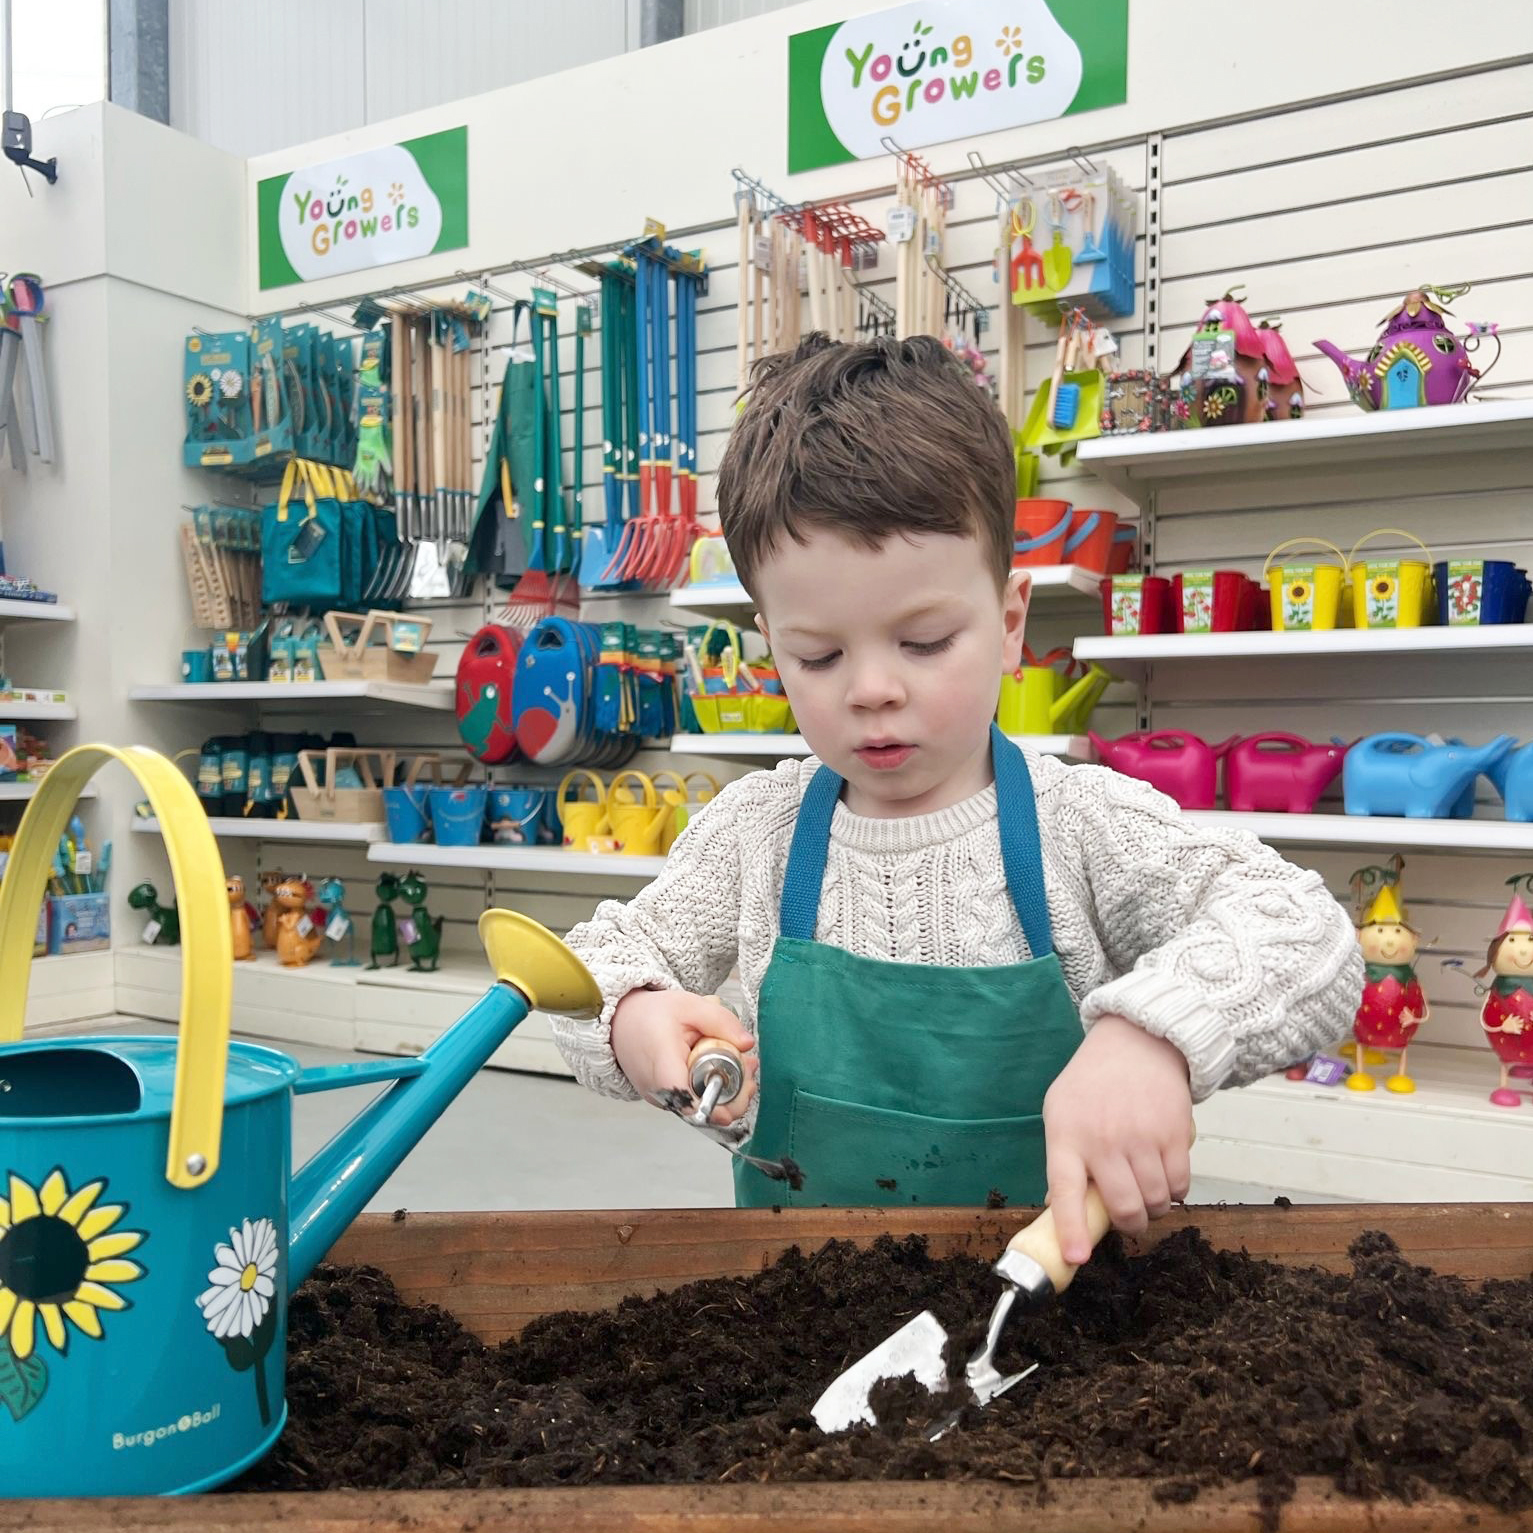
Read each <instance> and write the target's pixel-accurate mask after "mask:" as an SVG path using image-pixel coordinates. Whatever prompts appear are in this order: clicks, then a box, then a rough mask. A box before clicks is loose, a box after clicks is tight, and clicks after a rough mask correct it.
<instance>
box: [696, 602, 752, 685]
mask: <svg viewBox="0 0 1533 1533" xmlns="http://www.w3.org/2000/svg"><path fill="white" fill-rule="evenodd" d="M716 628H722V629H723V630H724V632H725V633H727V634H728V635H729V648H728V649H727V650H726V651H725V652H724V685H725V686H726V687H728V688H729V690H730V691H731V692H732V691H734V686H735V677H736V676H737V675H739V672H740V662H741V660H743V659H744V658H745V652H744V650H743V649H742V648H741V647H740V630H739V629H738V628H736V627H735V625H734V624H733V623H731V622H730V621H729V619H728V618H727V617H720V618H715V619H714V620H713V621H712V622H711V623H709V625H708V631H707V632H706V633H705V634H704V635H703V642H702V643H701V644H699V645H698V651H699V654H698V659H699V660H700V661H701V663H702V664H703V665H707V663H708V641H709V640H710V639H711V638H712V637H713V631H714V629H716Z"/></svg>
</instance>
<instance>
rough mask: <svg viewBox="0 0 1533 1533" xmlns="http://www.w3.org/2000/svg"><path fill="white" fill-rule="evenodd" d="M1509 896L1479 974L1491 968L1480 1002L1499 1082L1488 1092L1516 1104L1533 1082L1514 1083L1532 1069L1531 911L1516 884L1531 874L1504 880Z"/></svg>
mask: <svg viewBox="0 0 1533 1533" xmlns="http://www.w3.org/2000/svg"><path fill="white" fill-rule="evenodd" d="M1507 882H1508V883H1509V884H1511V885H1512V898H1511V902H1510V903H1509V904H1508V905H1507V907H1506V914H1505V915H1504V916H1503V917H1502V918H1501V925H1500V927H1499V928H1498V929H1497V931H1496V935H1495V937H1494V938H1492V940H1491V944H1490V948H1489V950H1488V951H1487V953H1486V955H1485V967H1484V968H1483V969H1481V970H1480V971H1479V973H1480V976H1483V975H1486V974H1489V973H1491V972H1494V974H1495V976H1496V977H1495V979H1493V980H1492V981H1491V983H1490V985H1489V987H1488V988H1487V990H1486V992H1485V1004H1484V1005H1483V1006H1482V1007H1481V1008H1480V1023H1481V1026H1483V1027H1484V1029H1485V1041H1486V1042H1487V1043H1488V1044H1490V1046H1491V1048H1492V1049H1493V1050H1494V1051H1495V1055H1496V1058H1497V1059H1498V1060H1499V1061H1500V1062H1501V1084H1500V1085H1499V1086H1498V1087H1497V1088H1496V1089H1495V1090H1494V1091H1493V1092H1491V1094H1490V1099H1491V1101H1492V1102H1494V1103H1495V1104H1496V1106H1497V1107H1520V1106H1521V1105H1522V1099H1523V1097H1524V1095H1528V1094H1533V1087H1530V1086H1528V1085H1527V1084H1523V1085H1522V1086H1516V1085H1513V1084H1512V1082H1513V1081H1514V1080H1520V1081H1523V1082H1526V1081H1527V1080H1528V1078H1529V1076H1530V1075H1533V911H1529V909H1528V907H1527V904H1526V903H1525V902H1524V900H1523V897H1522V895H1521V894H1519V893H1518V892H1517V885H1518V884H1521V883H1529V882H1533V874H1528V873H1520V874H1518V875H1517V877H1515V878H1509V879H1508V880H1507Z"/></svg>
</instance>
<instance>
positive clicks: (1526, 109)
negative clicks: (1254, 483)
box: [1160, 64, 1533, 411]
mask: <svg viewBox="0 0 1533 1533" xmlns="http://www.w3.org/2000/svg"><path fill="white" fill-rule="evenodd" d="M1530 103H1533V65H1528V64H1519V65H1514V66H1511V67H1506V68H1491V69H1488V70H1486V71H1485V72H1483V73H1479V74H1476V75H1474V76H1472V77H1470V78H1467V79H1465V78H1457V79H1452V80H1443V81H1434V82H1430V83H1426V84H1405V85H1401V86H1399V87H1395V88H1391V89H1387V90H1383V91H1379V92H1375V93H1372V94H1368V95H1365V96H1362V97H1359V98H1358V99H1356V100H1350V101H1339V102H1330V103H1327V104H1325V105H1323V106H1317V107H1312V108H1307V109H1304V110H1300V111H1293V112H1287V113H1283V114H1281V115H1278V116H1274V117H1264V118H1261V119H1255V120H1252V121H1248V122H1243V123H1238V124H1233V125H1230V126H1226V127H1221V128H1216V129H1211V130H1207V131H1204V132H1199V133H1189V134H1183V135H1176V136H1168V137H1167V138H1166V140H1165V143H1164V149H1163V161H1162V163H1163V174H1164V182H1165V188H1164V195H1163V199H1162V242H1161V271H1162V276H1163V280H1164V285H1163V288H1162V301H1161V305H1160V312H1161V323H1162V348H1161V350H1162V358H1161V360H1162V366H1163V367H1170V366H1171V365H1173V364H1174V362H1175V360H1176V357H1177V356H1178V355H1179V354H1180V350H1181V348H1183V347H1184V346H1185V344H1186V340H1187V337H1188V336H1189V335H1190V332H1191V329H1192V326H1193V325H1194V324H1195V323H1196V321H1197V318H1198V315H1199V314H1200V313H1201V312H1202V309H1203V307H1204V306H1205V304H1206V303H1207V302H1208V301H1209V300H1210V299H1213V298H1217V297H1219V296H1220V295H1221V293H1222V292H1223V291H1224V286H1227V285H1228V284H1230V283H1232V282H1241V283H1244V285H1245V291H1246V295H1247V297H1246V301H1247V306H1248V308H1249V310H1250V312H1251V314H1252V315H1253V317H1257V316H1261V315H1281V316H1282V317H1283V320H1284V326H1283V328H1284V334H1285V336H1286V337H1287V339H1288V342H1289V345H1290V348H1291V349H1292V351H1293V354H1294V357H1295V360H1296V361H1297V362H1298V364H1299V367H1300V370H1301V373H1302V374H1303V376H1304V379H1305V382H1306V387H1307V390H1308V391H1310V392H1311V393H1312V395H1313V398H1314V407H1315V409H1316V410H1317V411H1319V410H1328V409H1332V408H1334V409H1336V410H1338V411H1349V410H1351V409H1353V408H1354V407H1353V406H1352V405H1351V403H1350V401H1349V400H1348V399H1347V396H1346V391H1345V387H1344V386H1343V384H1342V380H1341V375H1340V374H1339V373H1338V372H1337V371H1336V369H1335V368H1334V367H1333V366H1332V364H1331V363H1330V362H1329V361H1327V360H1326V359H1325V358H1324V357H1322V356H1321V355H1320V354H1319V353H1318V351H1317V350H1316V349H1315V347H1314V345H1313V340H1314V338H1316V337H1322V338H1324V339H1326V340H1329V341H1332V342H1334V343H1335V344H1336V345H1338V346H1340V347H1341V348H1342V350H1344V351H1347V352H1349V353H1352V354H1357V355H1360V354H1362V353H1365V352H1366V351H1367V349H1368V347H1369V346H1370V345H1371V344H1372V342H1373V339H1374V337H1375V336H1376V335H1377V333H1378V330H1379V328H1380V322H1381V320H1382V317H1383V316H1384V314H1386V313H1387V312H1388V311H1389V310H1390V309H1392V308H1393V307H1394V305H1395V304H1396V303H1397V302H1398V301H1399V299H1400V296H1401V295H1402V294H1403V293H1404V292H1405V291H1406V290H1407V289H1408V288H1409V287H1411V286H1412V285H1414V284H1416V283H1420V282H1423V281H1432V282H1439V283H1443V284H1455V285H1456V284H1459V283H1463V282H1469V283H1472V284H1474V289H1473V291H1472V292H1471V293H1469V294H1468V295H1466V296H1465V297H1464V298H1462V299H1460V300H1458V301H1457V302H1456V303H1455V304H1454V305H1453V309H1454V312H1455V314H1456V315H1457V316H1458V318H1459V320H1460V323H1459V325H1458V326H1457V327H1456V328H1459V329H1462V328H1463V325H1462V321H1464V320H1466V319H1494V320H1496V321H1498V322H1499V324H1500V328H1501V335H1502V338H1503V340H1504V341H1505V342H1506V347H1507V349H1506V355H1505V356H1504V358H1503V360H1502V362H1501V364H1500V365H1499V366H1498V367H1497V368H1496V369H1495V371H1494V372H1493V373H1492V374H1491V375H1490V376H1489V378H1488V379H1487V383H1486V386H1485V387H1486V392H1487V393H1490V394H1495V393H1500V392H1506V391H1512V392H1525V391H1526V386H1527V385H1528V383H1529V382H1530V381H1533V347H1530V346H1529V345H1528V344H1526V340H1525V337H1526V336H1527V335H1528V334H1529V333H1530V332H1533V170H1530V169H1529V166H1528V156H1527V143H1528V137H1529V132H1530V130H1533V108H1530ZM1221 284H1223V286H1221ZM1519 338H1524V339H1521V340H1520V339H1519ZM1492 349H1493V348H1490V347H1487V348H1484V349H1483V350H1482V352H1481V356H1482V357H1485V356H1488V355H1489V353H1490V351H1491V350H1492Z"/></svg>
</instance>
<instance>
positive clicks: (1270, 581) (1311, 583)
mask: <svg viewBox="0 0 1533 1533" xmlns="http://www.w3.org/2000/svg"><path fill="white" fill-rule="evenodd" d="M1304 547H1309V548H1323V549H1325V550H1326V552H1327V553H1333V554H1335V555H1336V563H1335V564H1288V563H1284V564H1280V565H1279V566H1278V567H1277V569H1276V571H1275V572H1274V571H1273V569H1272V561H1273V560H1274V559H1276V558H1277V556H1278V555H1279V554H1280V553H1282V552H1283V551H1284V550H1285V549H1290V548H1304ZM1346 564H1347V561H1346V559H1345V557H1344V556H1343V554H1342V551H1341V550H1340V549H1339V548H1338V547H1337V546H1336V545H1335V544H1334V543H1327V542H1326V540H1325V539H1324V538H1289V539H1288V541H1287V542H1286V543H1279V544H1278V546H1277V547H1276V548H1274V549H1273V550H1272V552H1271V553H1270V554H1268V555H1267V562H1266V563H1265V564H1264V565H1262V578H1263V579H1264V580H1266V581H1267V594H1268V596H1269V598H1270V600H1271V602H1272V630H1273V632H1274V633H1280V632H1282V631H1284V630H1290V631H1294V632H1299V633H1308V632H1310V631H1312V630H1320V629H1330V628H1334V627H1335V626H1336V624H1337V620H1338V618H1339V616H1340V614H1341V588H1342V580H1343V574H1344V571H1345V569H1346Z"/></svg>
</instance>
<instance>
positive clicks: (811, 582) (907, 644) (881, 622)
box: [756, 531, 1028, 816]
mask: <svg viewBox="0 0 1533 1533" xmlns="http://www.w3.org/2000/svg"><path fill="white" fill-rule="evenodd" d="M756 588H757V593H758V595H759V597H760V601H761V616H760V617H758V618H757V620H756V621H757V625H758V626H759V627H760V629H761V632H762V633H763V635H765V636H766V639H767V642H768V643H769V644H770V645H771V646H772V654H773V657H774V658H775V659H776V661H777V663H778V665H779V667H780V668H781V671H782V678H783V685H784V686H785V687H786V689H787V693H788V698H789V700H790V701H791V702H792V704H793V713H794V716H795V718H796V719H797V721H798V725H799V728H800V729H801V730H802V731H803V735H804V738H805V740H806V741H807V742H808V743H809V748H810V749H811V750H812V751H813V752H814V753H815V755H817V756H818V757H819V758H820V759H821V760H822V761H824V762H825V763H826V764H827V765H828V766H830V767H831V769H832V770H833V771H836V772H838V773H839V774H840V775H841V776H842V777H844V778H845V779H846V782H847V793H846V803H847V807H848V808H849V809H851V810H852V811H853V812H854V813H856V814H871V815H883V816H894V815H900V816H903V815H916V814H929V813H931V812H932V811H933V810H937V809H945V808H947V807H948V806H949V805H951V804H956V803H959V802H961V801H962V800H963V799H965V798H968V797H970V796H971V795H973V794H975V793H978V792H979V791H980V789H982V788H983V787H985V786H986V785H987V784H988V783H989V782H990V781H991V778H992V772H991V766H990V737H989V730H990V721H991V719H992V718H994V716H995V706H996V699H997V698H998V696H999V695H1000V686H1001V676H1002V675H1003V673H1005V672H1007V671H1010V670H1014V669H1015V668H1016V667H1017V666H1018V665H1019V664H1020V663H1021V659H1022V635H1023V630H1024V628H1025V627H1026V623H1027V601H1028V586H1027V581H1026V577H1025V576H1017V575H1013V576H1012V577H1011V579H1010V581H1009V582H1008V584H1007V587H1006V590H1005V592H1004V593H1001V592H998V591H997V590H996V588H995V580H994V577H993V576H992V575H991V573H990V571H989V569H988V568H987V566H986V563H985V560H984V558H983V557H982V554H981V550H980V545H979V543H978V541H977V540H976V539H974V538H963V537H946V536H921V537H905V536H903V535H896V536H892V537H889V538H886V539H885V540H884V541H883V543H881V544H880V545H879V546H878V547H877V548H871V549H870V548H864V547H862V546H861V545H859V544H856V543H851V542H849V541H847V540H846V539H845V538H842V537H839V536H838V535H837V534H835V533H833V532H829V531H826V532H815V533H813V534H812V535H811V536H810V538H809V541H808V542H807V544H802V545H801V544H799V543H796V542H794V541H793V540H792V539H791V538H785V539H783V541H782V545H781V546H780V547H779V548H778V549H777V550H776V551H775V552H774V553H773V554H771V555H770V556H769V557H768V558H767V559H766V560H765V561H764V562H763V563H762V565H761V568H760V570H759V571H758V573H757V578H756Z"/></svg>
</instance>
